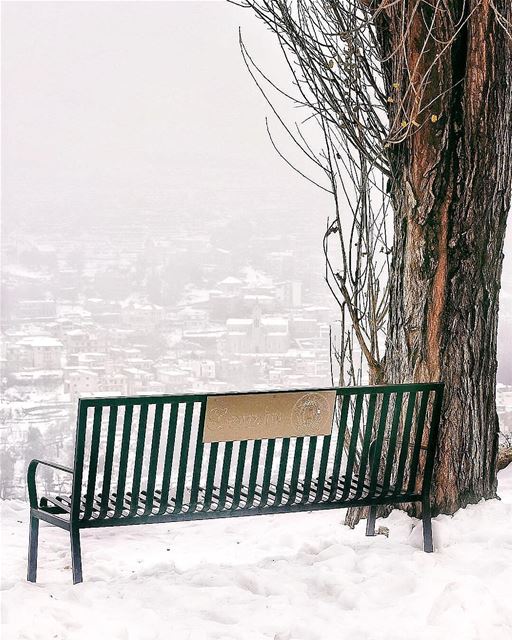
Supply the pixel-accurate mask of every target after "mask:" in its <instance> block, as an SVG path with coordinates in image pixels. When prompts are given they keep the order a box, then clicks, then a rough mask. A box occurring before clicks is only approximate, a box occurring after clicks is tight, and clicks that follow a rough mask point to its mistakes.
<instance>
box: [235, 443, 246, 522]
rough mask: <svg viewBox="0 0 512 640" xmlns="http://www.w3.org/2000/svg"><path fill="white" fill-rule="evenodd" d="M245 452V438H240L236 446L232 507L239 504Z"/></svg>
mask: <svg viewBox="0 0 512 640" xmlns="http://www.w3.org/2000/svg"><path fill="white" fill-rule="evenodd" d="M246 453H247V440H242V442H240V445H239V447H238V460H237V464H236V476H235V486H234V487H233V508H235V509H236V507H238V505H239V504H240V497H241V493H240V490H241V488H242V482H243V477H244V468H245V455H246Z"/></svg>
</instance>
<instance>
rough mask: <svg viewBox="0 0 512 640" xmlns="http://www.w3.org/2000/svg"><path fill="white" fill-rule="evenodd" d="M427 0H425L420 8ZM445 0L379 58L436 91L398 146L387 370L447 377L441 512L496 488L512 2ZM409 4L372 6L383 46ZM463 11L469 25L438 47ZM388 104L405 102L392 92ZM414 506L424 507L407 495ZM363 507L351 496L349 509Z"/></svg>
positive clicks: (391, 72)
mask: <svg viewBox="0 0 512 640" xmlns="http://www.w3.org/2000/svg"><path fill="white" fill-rule="evenodd" d="M413 4H414V3H411V5H413ZM433 6H434V4H433V3H432V4H431V5H427V3H425V10H424V11H425V12H428V11H429V10H432V7H433ZM444 6H445V7H447V6H448V7H449V9H450V10H449V11H444V10H443V11H442V12H440V13H439V16H437V17H436V19H435V30H434V31H433V32H430V33H429V32H428V30H427V27H428V19H427V20H425V19H424V18H425V13H423V14H422V13H421V12H416V13H414V14H413V13H411V16H410V19H411V28H410V32H409V34H408V36H407V38H406V41H405V50H406V54H405V58H406V64H404V65H402V68H399V66H398V65H397V63H396V58H390V62H389V63H385V67H384V71H385V78H386V85H387V91H388V92H389V94H390V95H391V94H392V91H393V87H397V86H398V87H402V86H405V85H412V86H413V90H414V88H415V86H416V87H419V86H420V83H421V78H422V76H424V75H425V74H426V73H429V74H430V76H429V83H428V86H427V87H426V88H425V92H424V94H423V98H422V104H428V103H429V102H431V105H430V106H429V108H428V109H427V110H426V112H421V111H420V112H419V113H418V112H416V113H417V115H416V113H415V111H414V110H415V104H414V100H413V99H412V101H410V102H409V107H410V111H411V112H412V118H413V119H415V120H417V122H418V124H417V125H414V126H418V129H417V131H415V132H414V134H413V135H411V136H409V137H407V138H406V139H405V140H404V142H402V143H400V144H399V145H396V146H395V147H394V148H393V150H392V155H391V164H392V167H393V173H394V180H393V182H392V183H391V184H390V189H391V195H392V200H393V205H394V245H393V253H392V255H393V261H392V265H391V273H390V312H389V324H388V335H387V343H386V356H385V367H384V370H385V379H386V381H387V382H390V383H392V382H422V381H437V380H442V381H444V382H445V384H446V389H445V399H444V405H443V411H442V422H441V428H440V434H439V446H438V451H437V459H436V465H435V469H434V479H433V502H432V505H433V514H434V515H435V514H438V513H447V514H452V513H454V512H455V511H456V510H457V509H459V508H460V507H464V506H466V505H467V504H469V503H475V502H478V501H479V500H480V499H482V498H486V499H487V498H493V497H495V495H496V467H497V456H498V430H499V425H498V416H497V412H496V404H495V396H496V370H497V343H496V341H497V324H498V302H499V291H500V281H501V271H502V261H503V242H504V237H505V227H506V220H507V214H508V211H509V208H510V198H511V184H512V161H511V158H512V116H511V114H512V41H511V39H510V37H509V35H507V32H506V30H505V29H504V28H503V26H502V24H504V23H503V22H502V24H500V23H499V21H498V19H497V14H496V11H495V10H497V11H499V12H500V14H501V16H502V17H503V18H504V19H505V20H508V21H509V24H510V21H512V4H511V3H510V1H509V0H494V8H493V6H492V4H491V3H490V2H489V0H482V1H481V2H480V1H479V0H451V2H448V3H445V4H444ZM402 7H403V5H402V3H400V4H398V5H397V4H396V3H393V4H392V5H391V7H390V9H389V10H384V11H383V12H382V13H381V14H380V16H379V18H378V24H379V30H380V36H379V39H380V44H381V47H382V54H383V57H384V58H385V57H386V55H387V54H390V53H391V52H392V51H394V50H396V47H397V46H399V43H400V38H401V37H402V36H401V33H402V31H401V25H402V24H403V23H404V22H407V20H408V19H409V16H406V17H405V18H404V16H403V8H402ZM408 11H412V9H411V7H409V8H408ZM464 14H465V15H466V18H467V22H466V24H465V26H463V27H462V28H460V30H459V31H458V32H456V33H455V36H454V39H453V42H452V44H451V45H450V46H449V48H448V49H446V53H445V52H443V47H446V42H447V40H448V39H449V38H450V37H452V36H453V34H454V24H455V23H456V22H457V21H460V20H461V16H463V15H464ZM427 18H428V16H427ZM420 51H421V52H422V55H420ZM436 56H440V58H439V60H438V61H437V62H436ZM430 65H433V68H432V70H430ZM411 93H412V94H414V91H413V92H411ZM418 111H419V109H418ZM389 115H390V119H393V118H396V116H397V113H396V110H395V108H394V106H393V104H392V105H391V107H390V113H389ZM407 126H409V124H408V123H407ZM411 126H412V125H411ZM408 511H409V512H410V513H413V514H415V515H418V513H417V510H416V509H415V508H414V507H413V506H411V505H409V507H408ZM364 515H365V513H364V512H363V511H362V510H361V509H352V510H350V512H349V514H348V516H347V523H348V524H349V525H351V526H353V525H354V524H355V523H356V522H357V521H358V519H359V518H360V517H364Z"/></svg>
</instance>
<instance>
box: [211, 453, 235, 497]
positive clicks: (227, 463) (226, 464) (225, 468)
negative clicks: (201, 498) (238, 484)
mask: <svg viewBox="0 0 512 640" xmlns="http://www.w3.org/2000/svg"><path fill="white" fill-rule="evenodd" d="M232 456H233V443H232V442H226V445H225V449H224V461H223V463H222V475H221V480H220V491H219V495H218V498H219V505H218V508H219V509H223V508H224V507H225V505H226V498H227V490H228V483H229V472H230V469H231V458H232ZM212 489H213V480H212Z"/></svg>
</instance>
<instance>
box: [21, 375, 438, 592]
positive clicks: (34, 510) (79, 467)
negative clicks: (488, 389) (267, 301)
mask: <svg viewBox="0 0 512 640" xmlns="http://www.w3.org/2000/svg"><path fill="white" fill-rule="evenodd" d="M443 390H444V385H443V383H418V384H405V385H379V386H365V387H352V388H340V387H338V388H322V389H295V390H286V391H284V390H283V391H262V392H253V393H255V394H265V393H281V392H283V393H290V392H294V391H297V392H302V393H308V392H317V391H320V392H322V391H336V392H337V394H338V395H337V397H338V398H339V397H340V396H343V395H347V396H349V395H360V396H370V397H371V396H372V395H373V397H376V394H392V393H398V394H404V393H409V394H411V393H414V394H416V393H422V394H423V395H422V397H425V395H426V397H427V402H428V401H429V398H430V397H432V398H433V401H432V410H431V419H430V423H429V433H428V443H427V445H426V446H424V445H423V444H422V443H421V442H420V443H417V444H415V445H414V447H415V449H416V450H417V451H416V453H417V457H418V456H419V450H420V449H422V450H425V451H426V459H425V464H424V468H423V474H422V489H421V491H420V492H419V493H418V492H417V491H416V492H415V491H414V490H412V491H411V490H409V491H405V492H404V491H401V492H400V493H399V495H388V496H384V497H380V496H375V495H373V496H372V495H369V496H367V497H362V498H361V497H358V498H357V499H354V500H350V499H348V500H343V501H341V502H340V501H339V500H333V501H328V502H325V501H324V502H322V501H313V502H305V503H304V502H299V503H293V504H286V505H282V504H280V505H279V506H272V505H268V506H267V505H266V504H265V503H264V504H263V506H252V505H249V507H244V508H239V507H238V508H235V509H227V508H225V502H226V499H225V498H224V504H223V507H222V510H206V511H205V510H203V511H193V510H188V511H185V512H176V509H175V512H174V513H162V514H154V513H151V512H150V513H147V514H146V513H144V514H138V513H137V507H136V508H135V513H134V514H133V515H128V516H120V517H116V516H114V517H110V516H109V517H104V518H96V519H95V518H92V519H91V518H90V517H89V518H85V519H84V517H83V515H84V513H83V504H84V501H87V502H88V503H89V505H87V504H86V509H87V508H90V509H92V506H91V505H92V501H93V497H91V498H90V500H89V498H88V497H87V496H83V495H82V478H83V472H84V449H85V446H86V445H85V440H86V429H87V409H89V408H91V407H98V406H100V407H102V406H103V407H108V408H109V409H110V408H111V407H117V406H125V407H126V406H129V405H132V406H134V405H141V406H143V405H144V403H155V402H160V403H165V402H166V401H167V402H175V403H180V402H181V403H199V402H200V403H202V408H201V416H200V424H203V425H204V416H205V406H206V400H207V398H208V397H210V396H212V395H240V394H236V393H233V394H200V395H198V394H187V395H180V396H137V397H132V398H126V397H119V398H86V399H80V400H79V409H78V418H77V432H76V443H75V455H74V464H73V468H70V467H67V466H63V465H60V464H55V463H52V462H46V461H43V460H38V459H35V460H32V461H31V462H30V464H29V466H28V470H27V485H28V494H29V502H30V530H29V548H28V569H27V580H28V581H30V582H35V581H36V576H37V556H38V534H39V521H40V520H43V521H45V522H47V523H49V524H52V525H55V526H57V527H59V528H61V529H64V530H66V531H68V532H69V536H70V545H71V560H72V573H73V584H77V583H79V582H82V580H83V576H82V559H81V548H80V530H81V529H87V528H99V527H114V526H126V525H132V524H148V523H151V522H153V523H163V522H170V521H172V522H178V521H184V520H204V519H213V518H215V519H216V518H222V517H226V518H229V517H243V516H251V515H264V514H269V515H270V514H276V513H283V512H286V513H294V512H300V511H302V512H303V511H316V510H323V509H339V508H347V507H351V506H358V507H363V506H367V507H369V514H368V520H367V525H366V535H367V536H374V535H375V520H376V515H377V507H378V506H379V505H392V504H400V503H409V502H421V505H422V522H423V541H424V550H425V551H426V552H432V551H433V540H432V524H431V508H430V489H431V482H432V473H433V466H434V458H435V451H436V445H437V439H438V429H439V422H440V416H441V407H442V401H443ZM424 392H427V394H425V393H424ZM429 394H432V396H430V395H429ZM414 397H415V398H416V396H414ZM415 401H416V400H415ZM361 402H362V400H361ZM187 406H188V405H187ZM422 406H423V401H422ZM420 411H424V412H425V411H426V405H425V408H424V409H423V408H422V409H421V410H420ZM116 414H117V409H116ZM95 415H97V414H95ZM407 416H409V411H407ZM424 417H425V413H424V414H423V418H424ZM100 420H101V412H100ZM407 420H409V422H412V412H411V415H410V417H406V426H405V429H406V430H407V428H408V427H407ZM95 422H96V419H95ZM357 428H359V427H357ZM409 429H410V425H409ZM422 429H423V426H422ZM380 431H381V430H380V429H379V433H380ZM395 435H396V434H395ZM94 437H95V436H94V433H93V439H94ZM420 437H421V436H420ZM97 439H98V442H99V427H98V433H97ZM383 439H384V431H382V434H381V435H377V437H376V438H375V439H373V440H372V441H371V442H370V441H369V440H368V442H366V444H365V446H366V453H367V456H368V457H369V458H371V457H372V456H373V455H374V454H375V453H377V452H381V451H382V446H383ZM245 442H247V441H245ZM255 442H260V443H261V442H262V441H261V440H260V441H257V440H255ZM394 445H395V449H396V447H398V446H402V445H401V441H400V439H398V441H397V442H395V443H394ZM124 446H125V445H124V444H123V447H124ZM393 455H394V454H393ZM349 460H350V457H349ZM97 464H98V461H97V459H96V460H95V461H94V464H93V463H92V462H91V465H92V466H93V474H94V477H95V475H96V467H97ZM111 464H112V463H111ZM365 464H367V465H368V467H369V469H370V472H371V468H372V462H371V460H370V459H369V460H368V462H367V463H365ZM40 465H44V466H48V467H51V468H53V469H55V470H57V471H61V472H63V473H66V474H70V475H71V476H72V493H71V504H70V509H69V511H68V512H67V513H66V512H65V511H64V510H63V509H62V508H59V503H58V502H56V501H55V500H52V499H51V498H45V497H43V498H41V500H40V501H39V500H38V496H37V488H36V472H37V469H38V468H39V466H40ZM416 465H417V466H418V459H416ZM365 471H366V470H364V471H363V474H364V472H365ZM351 473H352V470H351ZM347 475H348V474H347ZM139 476H140V473H139ZM351 477H352V476H351ZM339 479H340V476H339V475H338V480H337V482H339ZM139 480H140V477H139ZM309 480H310V483H311V481H312V479H311V478H310V479H309ZM415 480H416V476H415ZM325 481H326V479H325V477H324V478H323V479H322V480H321V483H322V487H323V486H324V485H325ZM351 482H352V481H351ZM361 483H363V481H361ZM313 484H315V482H314V481H313ZM349 484H350V483H349ZM402 485H403V478H402ZM408 486H409V489H411V481H409V482H408ZM402 488H403V486H402ZM153 489H154V487H153ZM310 490H311V484H310ZM333 490H334V494H336V492H337V488H334V489H333ZM333 490H331V495H332V491H333ZM318 491H319V492H320V491H322V495H323V492H324V489H321V488H320V487H319V488H318ZM267 493H268V490H267ZM253 498H254V496H253ZM123 499H124V496H123ZM48 500H50V501H51V502H50V503H49V502H48ZM137 500H138V496H137ZM155 500H156V498H155ZM144 505H145V503H144V504H143V506H144ZM196 506H197V505H196ZM151 507H153V497H151ZM181 508H182V505H180V509H181ZM81 509H82V511H81ZM130 511H131V508H130ZM145 511H146V510H145ZM150 511H151V509H150ZM63 514H64V515H66V516H69V517H68V518H67V519H65V518H63V517H60V516H61V515H63ZM81 516H82V517H81Z"/></svg>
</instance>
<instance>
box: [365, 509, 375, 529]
mask: <svg viewBox="0 0 512 640" xmlns="http://www.w3.org/2000/svg"><path fill="white" fill-rule="evenodd" d="M376 518H377V507H370V510H369V512H368V520H367V521H366V535H367V536H374V535H375V519H376Z"/></svg>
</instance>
